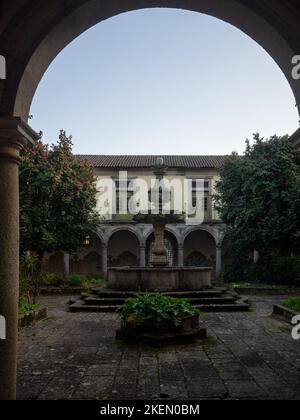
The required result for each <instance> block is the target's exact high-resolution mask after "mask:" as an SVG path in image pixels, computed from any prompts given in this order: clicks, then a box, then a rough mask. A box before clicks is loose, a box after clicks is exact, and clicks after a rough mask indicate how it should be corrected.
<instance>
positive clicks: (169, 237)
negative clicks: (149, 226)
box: [146, 229, 179, 267]
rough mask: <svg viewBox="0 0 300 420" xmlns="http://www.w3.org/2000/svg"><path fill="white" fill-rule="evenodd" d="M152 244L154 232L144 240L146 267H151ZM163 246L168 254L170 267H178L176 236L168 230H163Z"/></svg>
mask: <svg viewBox="0 0 300 420" xmlns="http://www.w3.org/2000/svg"><path fill="white" fill-rule="evenodd" d="M153 244H154V232H153V230H152V232H150V233H149V234H148V236H147V238H146V265H147V266H150V265H151V248H152V246H153ZM165 245H166V248H167V250H168V254H169V264H170V266H172V267H176V266H178V248H179V242H178V239H177V236H176V235H175V234H174V233H173V232H172V231H171V230H170V229H165Z"/></svg>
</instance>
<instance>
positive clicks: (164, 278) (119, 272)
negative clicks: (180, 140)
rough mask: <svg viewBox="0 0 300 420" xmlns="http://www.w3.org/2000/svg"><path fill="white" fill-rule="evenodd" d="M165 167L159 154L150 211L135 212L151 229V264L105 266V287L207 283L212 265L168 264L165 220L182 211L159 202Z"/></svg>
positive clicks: (178, 287)
mask: <svg viewBox="0 0 300 420" xmlns="http://www.w3.org/2000/svg"><path fill="white" fill-rule="evenodd" d="M166 171H167V167H166V166H165V165H164V161H163V158H158V159H157V164H156V166H155V168H154V174H155V176H156V184H155V185H156V186H155V188H154V197H156V199H155V200H154V204H153V207H154V209H153V210H152V212H148V213H146V214H141V213H140V214H138V215H137V216H135V221H136V222H137V223H143V224H152V225H153V230H154V246H153V250H152V258H151V261H150V264H151V267H138V268H136V267H134V268H133V267H121V268H110V269H109V270H108V288H109V289H113V290H121V291H141V292H144V291H159V292H169V291H183V290H189V291H192V290H203V289H207V288H210V287H211V285H212V284H211V280H212V271H213V269H212V267H204V268H203V267H201V268H191V267H188V268H184V267H170V266H169V261H168V252H167V249H166V246H165V241H164V238H165V228H166V225H167V224H174V223H184V220H185V218H184V214H181V215H180V214H175V212H174V211H171V212H169V213H167V214H165V212H164V208H163V207H164V206H163V194H164V191H163V189H164V188H163V187H164V183H163V180H164V176H165V174H166Z"/></svg>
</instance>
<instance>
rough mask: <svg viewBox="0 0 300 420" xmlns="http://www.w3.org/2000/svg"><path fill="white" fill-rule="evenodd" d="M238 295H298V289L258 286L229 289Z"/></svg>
mask: <svg viewBox="0 0 300 420" xmlns="http://www.w3.org/2000/svg"><path fill="white" fill-rule="evenodd" d="M230 290H232V291H234V292H236V293H237V294H239V295H252V296H255V295H262V296H284V295H288V296H299V295H300V289H289V288H286V289H277V288H260V287H249V288H248V287H237V288H233V289H230Z"/></svg>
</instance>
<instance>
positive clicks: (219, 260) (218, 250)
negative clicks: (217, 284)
mask: <svg viewBox="0 0 300 420" xmlns="http://www.w3.org/2000/svg"><path fill="white" fill-rule="evenodd" d="M221 273H222V246H221V245H217V246H216V279H217V280H219V278H220V276H221Z"/></svg>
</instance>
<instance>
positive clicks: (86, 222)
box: [20, 131, 99, 258]
mask: <svg viewBox="0 0 300 420" xmlns="http://www.w3.org/2000/svg"><path fill="white" fill-rule="evenodd" d="M72 146H73V145H72V137H67V136H66V133H65V131H61V132H60V135H59V141H58V144H57V145H52V146H51V147H49V146H47V145H45V144H43V142H42V141H38V142H37V143H36V144H34V145H33V146H32V147H30V148H28V149H27V150H26V151H25V152H24V153H23V155H22V162H21V167H20V214H21V249H22V251H23V252H24V251H28V250H30V251H33V252H36V253H37V254H38V255H39V257H40V258H42V256H43V254H44V253H45V252H53V251H64V252H68V253H75V252H77V251H78V250H79V249H80V248H81V246H82V244H83V242H84V239H85V238H86V236H87V235H89V234H90V233H91V232H92V231H93V230H94V229H95V227H96V225H97V223H98V220H99V216H97V213H96V211H95V207H96V193H97V191H96V186H95V182H94V181H95V178H94V174H93V169H92V168H91V167H90V166H88V164H86V163H82V162H79V161H78V160H77V159H76V157H75V156H74V155H73V154H72Z"/></svg>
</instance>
